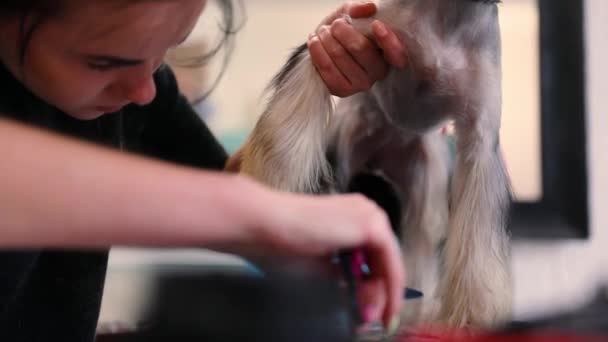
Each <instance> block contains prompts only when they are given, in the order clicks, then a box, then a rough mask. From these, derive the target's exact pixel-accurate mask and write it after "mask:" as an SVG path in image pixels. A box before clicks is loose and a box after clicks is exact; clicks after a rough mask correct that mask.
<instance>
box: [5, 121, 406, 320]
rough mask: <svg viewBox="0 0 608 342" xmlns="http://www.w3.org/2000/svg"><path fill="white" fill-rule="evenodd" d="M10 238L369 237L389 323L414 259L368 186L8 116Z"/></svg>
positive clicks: (187, 242)
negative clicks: (212, 166) (237, 164)
mask: <svg viewBox="0 0 608 342" xmlns="http://www.w3.org/2000/svg"><path fill="white" fill-rule="evenodd" d="M0 156H1V157H2V163H1V164H0V190H1V191H0V249H12V248H15V249H23V248H43V247H50V248H55V247H56V248H62V249H63V248H79V249H80V248H107V247H110V246H115V245H133V246H165V247H168V246H200V247H207V248H212V249H213V248H214V247H215V246H218V247H221V248H222V250H223V251H226V252H231V253H235V254H241V253H247V254H249V255H252V254H256V253H257V254H260V255H264V254H265V255H281V254H288V255H298V256H309V257H322V256H328V255H330V253H332V252H335V251H337V250H344V249H352V248H364V249H365V250H367V251H368V252H369V256H370V263H371V265H372V267H373V269H374V270H375V274H374V275H375V277H376V280H380V281H382V283H383V284H384V288H383V289H384V291H383V292H384V293H386V294H387V296H386V297H385V298H387V300H386V304H387V305H386V306H385V310H384V317H383V318H384V321H385V324H387V325H388V324H389V322H390V318H391V317H393V316H394V315H396V314H397V313H398V312H399V309H400V307H401V301H402V299H401V298H402V297H401V296H402V293H403V288H404V270H403V265H402V261H401V258H400V251H399V247H398V243H397V241H396V240H395V238H394V236H393V233H392V231H391V228H390V225H389V222H388V219H387V218H386V215H385V214H384V213H383V212H382V211H381V210H380V209H379V208H378V207H377V206H376V205H375V204H373V203H372V202H370V201H368V200H366V199H364V198H363V197H361V196H358V195H348V196H304V195H295V194H289V193H279V192H274V191H271V190H269V189H267V188H265V187H263V186H261V185H259V184H257V183H255V182H253V181H250V180H249V179H247V178H245V177H243V176H239V175H235V174H228V173H226V174H221V173H212V172H208V171H202V170H198V169H194V168H186V167H182V166H177V165H174V164H168V163H162V162H160V161H154V160H147V159H144V158H143V157H137V156H133V155H127V154H122V153H119V152H116V151H113V150H109V149H104V148H101V147H98V146H95V145H88V144H85V143H84V142H79V141H76V140H72V139H68V138H64V137H60V136H57V135H54V134H51V133H48V132H43V131H41V130H39V129H34V128H31V127H27V126H24V125H21V124H16V123H13V122H10V121H7V120H0Z"/></svg>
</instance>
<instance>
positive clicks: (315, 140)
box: [240, 0, 512, 329]
mask: <svg viewBox="0 0 608 342" xmlns="http://www.w3.org/2000/svg"><path fill="white" fill-rule="evenodd" d="M498 2H499V1H496V0H377V1H376V5H377V9H378V10H377V13H376V15H375V16H374V18H365V19H350V18H349V20H350V22H351V24H352V25H353V26H354V27H355V28H356V29H357V30H359V31H360V32H362V33H364V34H366V35H367V36H368V37H372V35H371V26H370V25H371V22H372V20H373V19H379V20H381V21H382V22H384V23H386V24H387V25H388V26H389V27H391V29H392V30H393V31H395V32H396V33H397V34H398V36H399V37H400V38H401V39H402V40H403V41H404V43H405V45H406V46H407V49H408V59H409V66H408V67H407V68H406V69H397V68H395V69H392V70H390V72H389V74H388V76H387V77H386V78H385V79H384V80H382V81H379V82H377V83H376V84H375V85H374V86H373V87H372V88H371V89H370V90H368V91H365V92H361V93H357V94H355V95H353V96H350V97H347V98H343V99H340V100H339V101H338V103H337V104H336V103H334V98H333V97H332V96H331V94H330V92H329V90H328V89H327V87H326V85H325V84H324V82H323V80H322V79H321V77H320V75H319V74H318V72H317V71H316V69H315V67H314V66H313V63H312V62H311V59H310V55H309V53H308V50H307V48H306V45H305V44H304V45H301V46H300V47H299V48H297V49H296V50H295V51H294V53H293V54H292V55H291V57H290V58H289V59H288V61H287V62H286V64H285V65H284V66H283V68H282V70H280V72H279V73H278V74H276V76H275V77H274V78H273V80H272V82H271V83H270V85H269V87H268V89H267V90H268V91H269V97H268V102H267V106H266V108H265V110H264V112H263V113H262V115H261V116H260V117H259V120H258V121H257V123H256V125H255V127H254V128H253V130H252V132H251V134H250V136H249V137H248V139H247V141H246V142H245V144H244V147H243V148H242V150H241V156H240V158H241V159H240V172H242V173H244V174H247V175H249V176H251V177H253V178H255V179H257V180H259V181H260V182H262V183H265V184H267V185H269V186H271V187H273V188H276V189H279V190H282V191H292V192H301V193H318V194H321V193H327V192H344V191H345V189H346V188H347V187H348V184H349V181H350V180H351V179H352V178H353V177H355V176H356V175H358V174H361V173H373V174H376V175H378V176H381V177H384V178H385V179H387V180H388V181H390V183H391V184H393V185H394V187H395V189H396V191H397V192H398V194H399V196H400V203H401V205H400V207H401V212H400V215H401V218H402V219H401V220H400V225H401V231H402V234H401V237H400V238H401V241H402V247H403V257H404V262H405V264H406V267H407V270H406V271H407V274H408V286H411V287H417V288H420V289H422V290H423V292H425V294H426V298H425V299H424V300H423V301H421V302H420V303H419V304H416V305H413V304H408V305H405V308H404V312H403V320H402V321H403V322H408V323H410V324H412V325H413V324H424V323H431V324H442V325H443V326H445V327H448V328H462V327H466V328H473V329H485V328H492V327H496V326H497V325H499V324H502V323H505V322H507V321H508V320H509V319H510V316H511V311H512V279H511V278H512V277H511V270H510V262H509V261H510V260H509V259H510V249H509V239H510V238H509V235H508V233H507V230H506V221H507V220H506V219H507V215H508V212H509V203H510V200H511V191H510V185H509V182H508V178H507V175H506V170H505V167H504V165H503V163H502V159H501V156H500V153H499V150H500V143H499V130H500V124H501V115H502V114H501V107H502V94H501V93H502V86H501V78H502V75H501V37H500V27H499V22H498ZM448 125H450V126H451V127H453V130H454V136H455V153H450V144H449V143H450V140H449V137H450V136H449V135H446V134H445V132H444V131H443V128H445V127H446V126H448Z"/></svg>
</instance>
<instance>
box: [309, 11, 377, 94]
mask: <svg viewBox="0 0 608 342" xmlns="http://www.w3.org/2000/svg"><path fill="white" fill-rule="evenodd" d="M336 30H337V31H338V34H336V33H335V32H336ZM317 37H318V41H319V43H320V44H318V43H317V42H316V41H315V40H314V39H313V40H312V42H311V45H310V48H311V51H310V53H311V57H312V59H313V61H316V63H315V65H316V66H317V68H318V70H319V72H320V74H321V76H322V77H323V80H324V81H325V83H326V84H327V85H328V87H329V89H330V91H331V92H332V94H334V95H336V96H348V95H351V94H353V93H355V92H359V91H363V90H366V89H369V88H370V87H371V86H372V83H373V82H374V81H375V80H377V79H379V77H380V76H383V74H382V72H383V70H382V66H383V61H382V56H381V55H379V54H377V53H376V56H374V57H375V60H374V58H369V56H370V55H371V54H373V53H374V52H375V49H374V48H373V46H372V44H371V42H370V41H369V40H368V39H367V38H365V37H363V36H362V35H360V34H359V33H358V32H356V31H355V30H354V29H353V28H352V27H351V26H350V25H348V24H347V23H346V22H345V21H344V20H343V19H340V20H338V21H336V23H335V24H334V25H332V26H331V28H330V27H328V26H323V27H321V28H320V29H319V30H318V33H317ZM338 39H342V40H343V41H346V44H345V43H344V42H343V41H339V40H338ZM347 49H348V50H347ZM370 52H371V53H370ZM353 53H354V54H355V56H353ZM357 56H358V57H359V58H360V59H362V61H363V63H360V62H359V61H358V60H357V58H356V57H357ZM366 66H367V68H365V67H366Z"/></svg>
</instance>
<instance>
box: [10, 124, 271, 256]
mask: <svg viewBox="0 0 608 342" xmlns="http://www.w3.org/2000/svg"><path fill="white" fill-rule="evenodd" d="M0 156H2V163H1V165H2V166H0V189H2V191H0V247H59V246H61V247H108V246H111V245H202V244H205V243H214V242H216V241H221V242H226V241H229V240H230V239H233V238H234V236H238V235H245V234H246V233H247V232H246V231H245V228H246V227H248V226H252V225H255V224H261V223H262V222H256V223H255V224H254V220H255V218H256V217H255V214H254V213H262V212H263V211H264V210H266V209H264V208H263V207H261V206H260V205H259V203H261V202H263V200H262V201H246V200H245V198H244V196H243V193H244V192H245V193H250V194H251V195H253V196H257V197H260V198H262V199H263V198H264V196H266V194H265V193H264V191H261V188H260V187H258V186H256V185H255V184H253V183H251V182H248V181H245V180H244V179H242V178H240V177H237V176H233V175H226V174H218V173H208V172H202V171H199V170H196V171H195V170H193V169H189V168H182V167H178V166H174V165H171V164H165V163H161V162H157V161H152V160H146V159H143V158H140V157H135V156H131V155H125V154H121V153H118V152H114V151H112V150H109V149H103V148H100V147H97V146H93V145H86V144H85V143H82V142H76V141H75V140H71V139H66V138H64V137H59V136H57V135H53V134H50V133H43V132H42V131H39V130H36V129H33V128H29V127H26V126H23V125H19V124H15V123H11V122H8V121H2V122H1V125H0ZM236 213H238V215H237V214H236ZM257 216H259V217H263V215H260V214H258V215H257Z"/></svg>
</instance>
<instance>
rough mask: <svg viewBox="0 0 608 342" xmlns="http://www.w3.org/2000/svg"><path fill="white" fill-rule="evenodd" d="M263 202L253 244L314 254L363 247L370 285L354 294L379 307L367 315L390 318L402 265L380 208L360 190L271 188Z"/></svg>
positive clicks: (399, 294) (399, 292) (399, 295)
mask: <svg viewBox="0 0 608 342" xmlns="http://www.w3.org/2000/svg"><path fill="white" fill-rule="evenodd" d="M261 198H264V197H261ZM265 202H266V203H265V204H264V206H263V207H264V208H268V209H269V210H270V211H266V212H265V214H264V216H265V217H264V218H260V222H262V224H261V225H260V228H259V229H260V233H259V234H257V235H258V236H259V238H260V239H261V241H259V246H268V248H270V249H272V250H274V251H276V252H277V253H281V254H283V253H285V254H291V255H297V256H308V257H320V258H323V257H328V256H330V255H331V254H332V253H333V252H336V251H341V250H350V249H356V248H357V249H358V248H361V249H363V250H365V251H366V252H367V254H368V257H369V264H370V267H371V269H372V273H373V276H372V279H371V280H370V284H375V285H376V286H365V287H362V291H363V292H365V293H361V294H360V297H367V298H370V299H371V298H374V300H372V301H370V303H368V304H371V305H374V306H375V307H376V308H377V309H378V310H381V311H380V312H376V314H373V316H372V317H368V319H371V320H375V319H379V318H382V320H383V321H384V323H385V325H386V326H387V327H388V326H389V325H390V324H391V323H393V322H394V318H395V317H397V316H398V314H399V312H400V309H401V303H402V301H403V291H404V288H405V271H404V265H403V264H402V259H401V252H400V248H399V245H398V242H397V240H396V238H395V237H394V234H393V232H392V230H391V227H390V223H389V221H388V219H387V217H386V215H385V213H384V211H382V210H381V209H380V208H379V207H377V206H376V205H375V204H374V203H373V202H371V201H369V200H367V199H366V198H365V197H363V196H361V195H332V196H308V195H295V194H288V193H273V194H272V195H271V196H270V197H266V200H265ZM262 213H264V211H262ZM362 299H363V298H362ZM363 306H365V303H363ZM380 314H381V316H382V317H376V316H379V315H380ZM393 324H394V323H393Z"/></svg>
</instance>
